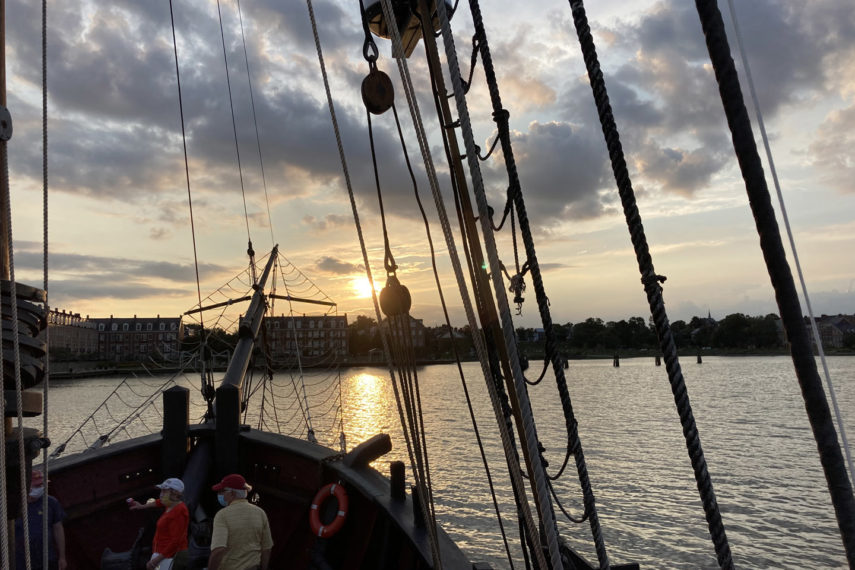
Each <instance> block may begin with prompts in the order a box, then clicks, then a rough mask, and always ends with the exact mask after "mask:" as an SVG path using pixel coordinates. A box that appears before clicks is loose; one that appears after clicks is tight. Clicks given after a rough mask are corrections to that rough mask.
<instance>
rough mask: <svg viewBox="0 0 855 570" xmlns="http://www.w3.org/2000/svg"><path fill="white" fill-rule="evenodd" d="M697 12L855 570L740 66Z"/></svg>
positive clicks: (853, 536)
mask: <svg viewBox="0 0 855 570" xmlns="http://www.w3.org/2000/svg"><path fill="white" fill-rule="evenodd" d="M695 7H696V8H697V11H698V17H699V19H700V21H701V27H702V28H703V31H704V36H705V39H706V44H707V50H708V51H709V55H710V61H711V62H712V66H713V70H714V71H715V77H716V81H717V82H718V86H719V94H720V96H721V101H722V106H723V107H724V111H725V115H726V117H727V124H728V127H729V128H730V132H731V139H732V141H733V148H734V151H735V153H736V156H737V159H738V161H739V167H740V171H741V173H742V178H743V180H744V181H745V190H746V193H747V194H748V201H749V203H750V205H751V211H752V213H753V214H754V220H755V225H756V227H757V233H758V235H759V237H760V247H761V249H762V251H763V258H764V260H765V262H766V269H767V271H768V272H769V277H770V279H771V282H772V287H773V288H774V289H775V298H776V300H777V302H778V309H779V311H780V315H781V320H782V321H783V323H784V329H785V331H786V333H787V338H788V339H789V341H790V354H791V356H792V359H793V364H794V367H795V370H796V377H797V378H798V381H799V386H800V387H801V391H802V397H803V398H804V401H805V409H806V411H807V414H808V419H809V420H810V424H811V429H812V430H813V434H814V439H816V444H817V449H818V451H819V456H820V462H821V463H822V468H823V471H824V472H825V478H826V481H827V484H828V490H829V494H830V495H831V502H832V503H833V504H834V510H835V514H836V516H837V525H838V528H839V529H840V534H841V538H842V539H843V546H844V548H845V550H846V558H847V560H848V562H849V566H850V567H852V568H855V496H853V494H852V484H851V482H850V481H849V476H848V474H847V473H846V465H845V463H844V461H843V454H842V453H841V451H840V443H839V441H838V439H837V432H836V430H835V428H834V422H833V420H832V416H831V411H830V409H829V407H828V400H827V399H826V396H825V391H824V390H823V388H822V380H820V378H819V373H818V372H817V368H816V360H815V357H814V354H813V347H812V345H811V340H810V336H809V334H808V332H807V326H806V325H805V322H804V317H803V316H802V310H801V306H800V304H799V298H798V292H797V290H796V285H795V282H794V280H793V275H792V272H791V271H790V266H789V264H788V263H787V257H786V252H785V251H784V245H783V242H782V240H781V234H780V230H779V228H778V223H777V221H776V219H775V210H774V208H773V207H772V199H771V196H770V195H769V188H768V186H767V185H766V178H765V176H764V174H763V165H762V163H761V161H760V155H759V154H758V152H757V145H756V143H755V142H754V133H753V130H752V128H751V120H750V118H749V117H748V111H747V109H746V108H745V102H744V99H743V97H742V89H741V88H740V85H739V78H738V76H737V74H736V67H735V65H734V63H733V59H732V57H731V54H730V45H729V43H728V40H727V34H726V32H725V29H724V22H723V20H722V17H721V12H719V10H718V6H717V4H716V2H714V1H710V0H695Z"/></svg>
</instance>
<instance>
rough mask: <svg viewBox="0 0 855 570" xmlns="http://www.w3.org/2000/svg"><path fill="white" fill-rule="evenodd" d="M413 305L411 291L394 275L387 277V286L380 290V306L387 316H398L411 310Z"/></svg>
mask: <svg viewBox="0 0 855 570" xmlns="http://www.w3.org/2000/svg"><path fill="white" fill-rule="evenodd" d="M412 305H413V300H412V297H410V291H409V289H407V288H406V287H404V286H403V285H401V282H400V281H398V278H397V277H395V276H394V275H390V276H389V277H388V278H387V279H386V286H385V287H383V289H381V290H380V308H381V309H383V314H385V315H386V316H387V317H396V316H398V315H405V314H407V313H409V312H410V307H411V306H412Z"/></svg>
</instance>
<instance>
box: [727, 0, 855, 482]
mask: <svg viewBox="0 0 855 570" xmlns="http://www.w3.org/2000/svg"><path fill="white" fill-rule="evenodd" d="M727 1H728V7H729V8H730V18H731V21H732V22H733V28H734V30H735V31H736V45H737V49H738V50H739V55H740V59H741V60H742V67H743V68H744V69H745V77H746V79H747V81H748V90H749V92H750V93H751V100H752V102H753V103H754V111H755V112H756V113H757V124H758V126H759V127H760V134H761V136H762V137H763V147H764V148H765V150H766V159H767V160H768V161H769V170H770V171H771V173H772V180H773V182H774V184H775V192H776V193H777V195H778V204H779V205H780V207H781V217H782V218H783V220H784V227H785V228H786V229H787V237H788V238H789V241H790V250H791V251H792V252H793V262H794V263H795V265H796V271H797V272H798V275H799V284H800V285H801V289H802V295H803V296H804V299H805V304H806V305H807V310H808V316H809V317H810V324H811V332H813V339H814V344H816V348H817V351H818V352H819V359H820V362H822V369H823V372H824V377H825V383H826V385H827V386H828V393H829V394H830V395H831V403H832V405H833V407H834V417H835V418H837V426H838V427H839V428H840V439H841V440H842V442H843V451H844V452H845V454H846V462H847V464H848V465H849V475H850V477H855V466H853V463H852V452H851V451H850V450H849V441H848V440H847V438H846V429H845V428H844V425H843V416H842V414H841V413H840V406H838V405H837V394H836V393H835V390H834V384H833V383H832V382H831V373H830V372H829V371H828V361H827V360H826V358H825V350H824V349H823V347H822V338H821V337H820V335H819V330H817V328H816V318H815V317H814V316H813V315H814V313H813V307H811V303H810V296H809V295H808V290H807V285H806V284H805V278H804V274H803V273H802V264H801V262H800V261H799V254H798V252H797V251H796V242H795V239H794V238H793V230H792V228H791V227H790V217H789V216H788V215H787V207H786V204H785V203H784V194H783V193H782V192H781V184H780V182H779V181H778V170H777V169H776V168H775V161H774V160H773V159H772V149H771V147H770V145H769V137H768V135H767V134H766V123H765V122H764V121H763V113H762V112H761V110H760V101H759V99H758V98H757V90H756V89H755V88H754V78H753V77H752V76H751V67H750V66H749V65H748V56H747V55H746V53H745V48H744V47H743V42H742V32H741V31H740V29H739V22H738V21H737V18H736V9H735V7H734V6H733V0H727Z"/></svg>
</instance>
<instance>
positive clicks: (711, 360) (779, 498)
mask: <svg viewBox="0 0 855 570" xmlns="http://www.w3.org/2000/svg"><path fill="white" fill-rule="evenodd" d="M829 365H830V369H831V374H832V380H833V381H834V383H835V388H836V391H837V397H838V403H839V405H840V408H841V411H842V413H843V416H844V421H847V422H848V423H847V427H848V428H849V430H850V432H852V435H853V436H855V357H851V356H842V357H831V358H830V359H829ZM537 366H539V365H538V364H533V366H532V368H535V367H537ZM683 367H684V368H683V372H684V375H685V377H686V383H687V385H688V389H689V395H690V398H691V401H692V406H693V410H694V415H695V419H696V422H697V425H698V429H699V432H700V435H701V441H702V443H703V447H704V452H705V455H706V460H707V464H708V466H709V471H710V474H711V476H712V478H713V484H714V486H715V492H716V495H717V499H718V502H719V505H720V508H721V511H722V517H723V520H724V524H725V528H726V531H727V536H728V539H729V542H730V546H731V550H732V552H733V557H734V562H735V563H736V565H737V567H741V568H845V567H846V560H845V555H844V552H843V546H842V543H841V540H840V535H839V532H838V530H837V523H836V520H835V518H834V514H833V509H832V506H831V501H830V498H829V495H828V492H827V489H826V484H825V478H824V475H823V473H822V470H821V466H820V464H819V459H818V455H817V451H816V444H815V443H814V440H813V437H812V434H811V431H810V428H809V424H808V420H807V417H806V414H805V410H804V404H803V401H802V399H801V394H800V391H799V387H798V384H797V382H796V379H795V374H794V372H793V370H792V361H791V360H789V359H788V358H786V357H739V358H727V357H707V358H705V359H704V363H703V364H702V365H697V364H695V362H694V359H691V360H690V361H686V362H683ZM464 370H465V372H466V374H467V380H468V387H469V391H470V394H471V396H472V400H473V406H474V408H475V415H476V419H477V421H478V426H479V429H480V430H481V434H482V437H483V439H484V445H485V450H486V453H487V456H488V459H489V462H490V467H491V469H492V472H493V479H494V484H495V485H496V488H497V492H498V494H499V504H500V507H501V511H502V514H503V521H504V525H505V528H506V530H507V532H508V535H509V542H510V543H511V545H512V557H513V561H514V565H515V567H516V568H523V567H524V565H523V563H522V555H521V553H520V551H519V549H518V548H516V547H514V546H513V545H514V544H515V543H517V542H518V535H517V532H516V528H517V525H516V522H515V521H514V520H513V518H512V513H513V509H512V502H511V501H512V499H511V497H510V485H509V483H508V477H507V475H506V470H505V469H503V465H504V459H503V455H502V452H501V447H500V443H499V439H498V435H497V433H496V430H495V428H494V427H493V426H494V425H495V420H494V415H493V412H492V408H491V407H490V403H489V397H488V396H487V393H486V389H485V388H484V381H483V378H479V374H480V367H479V365H478V364H475V363H470V364H465V365H464ZM539 372H540V371H539V370H531V371H530V374H531V375H532V376H536V375H537V373H539ZM566 372H567V377H568V383H569V388H570V393H571V396H572V398H573V408H574V411H575V414H576V417H577V419H578V421H579V433H580V436H581V438H582V445H583V449H584V451H585V458H586V461H587V467H588V472H589V475H590V479H591V482H592V484H593V488H594V493H595V496H596V499H597V509H598V514H599V519H600V523H601V526H602V528H603V533H604V537H605V542H606V547H607V549H608V552H609V556H610V559H611V561H612V563H617V562H639V563H640V564H641V565H642V567H643V568H685V569H690V568H691V569H694V568H716V567H717V565H716V560H715V553H714V550H713V546H712V543H711V541H710V539H709V535H708V531H707V526H706V521H705V519H704V513H703V510H702V507H701V503H700V499H699V497H698V493H697V490H696V487H695V482H694V477H693V474H692V470H691V465H690V462H689V459H688V455H687V453H686V449H685V443H684V439H683V435H682V431H681V427H680V424H679V419H678V417H677V413H676V408H675V406H674V402H673V397H672V395H671V391H670V386H669V384H668V381H667V375H666V372H665V367H664V366H660V367H656V366H654V363H653V358H652V357H651V358H639V359H624V360H622V361H621V366H620V368H614V367H612V363H611V360H596V361H573V362H571V366H570V369H569V370H567V371H566ZM418 374H419V379H420V385H421V390H422V402H423V405H424V414H425V425H426V431H427V434H428V436H427V439H428V450H429V453H430V464H431V470H432V480H433V484H434V492H435V500H436V507H437V511H438V514H439V518H440V521H441V524H442V526H443V528H445V530H446V531H447V532H448V533H449V534H450V535H451V536H452V538H454V539H455V540H456V541H457V542H458V544H459V545H460V546H461V547H462V548H463V550H464V551H466V552H467V553H468V554H469V556H470V557H471V558H472V559H473V560H474V561H484V562H489V563H491V564H493V566H494V567H495V568H509V567H510V564H509V562H508V560H507V557H506V555H505V553H504V549H503V546H502V540H501V537H500V535H499V533H498V530H497V529H498V524H497V522H496V517H495V513H494V510H493V507H492V502H491V499H490V495H489V490H488V487H487V484H486V482H485V477H484V471H483V465H482V463H481V460H480V454H479V451H478V446H477V443H476V441H475V438H474V436H473V429H472V425H471V422H470V420H469V419H468V411H467V406H466V403H465V400H464V397H463V391H462V388H461V383H460V378H459V375H458V373H457V369H456V367H455V366H445V365H435V366H429V367H424V368H420V369H419V372H418ZM342 377H343V386H342V393H343V400H344V402H345V410H344V418H345V420H344V421H345V431H346V433H347V436H348V444H349V446H353V445H355V444H356V443H358V442H359V441H362V440H364V439H366V438H368V437H370V436H372V435H374V434H376V433H378V432H381V431H383V432H387V433H390V435H392V437H393V446H394V449H393V451H392V452H391V453H390V455H389V456H387V457H385V458H384V461H383V462H381V463H379V464H378V465H377V468H378V469H380V470H381V471H383V470H385V465H386V464H387V463H386V461H388V460H392V459H400V460H404V461H405V462H406V463H407V465H409V462H408V460H407V453H406V447H405V444H404V441H403V437H402V435H401V431H400V428H399V427H398V425H399V422H398V413H397V408H396V406H395V400H394V393H393V391H392V388H391V386H390V383H389V381H388V378H387V375H386V373H385V372H384V371H383V370H382V369H375V368H364V369H351V370H345V371H343V375H342ZM161 380H162V379H146V380H133V381H132V382H131V384H132V385H133V386H136V387H137V388H138V391H139V392H140V393H142V392H143V391H144V389H153V388H154V387H157V385H158V384H159V383H160V381H161ZM314 380H315V382H314V383H313V377H312V375H307V382H308V383H309V384H310V385H314V386H316V387H317V386H321V387H322V386H323V385H326V384H328V383H330V380H329V379H328V378H324V377H320V376H319V377H318V378H314ZM548 380H549V378H548V377H547V380H545V381H544V382H543V383H542V384H541V385H539V386H536V387H533V388H531V389H530V393H531V398H532V401H533V405H534V408H535V410H536V420H537V426H538V432H539V435H540V438H541V441H542V442H543V444H544V446H545V447H546V449H547V452H546V455H547V459H548V460H549V463H550V467H549V472H550V473H554V472H555V470H556V469H557V468H558V467H559V466H560V465H561V463H562V461H563V458H564V453H563V451H564V441H565V439H566V436H565V433H564V421H563V416H562V413H561V405H560V401H559V399H558V396H557V391H556V389H555V384H554V381H551V382H549V383H547V381H548ZM186 382H189V383H191V384H192V382H193V380H190V379H188V380H186ZM116 383H117V379H115V378H96V379H87V380H78V381H65V382H54V384H53V388H52V390H51V395H50V405H51V407H50V410H51V412H50V435H51V438H52V439H53V440H54V441H55V442H61V441H63V440H64V439H65V437H67V434H69V433H70V432H71V430H72V429H73V428H74V427H76V426H77V425H78V424H79V423H80V421H81V420H82V419H83V418H85V417H86V416H88V415H89V414H90V413H91V412H92V410H93V409H94V407H95V406H96V405H97V404H98V403H100V402H101V400H102V399H103V398H104V397H105V396H106V395H107V394H108V393H109V392H110V391H111V390H113V388H114V387H115V385H116ZM317 392H318V393H321V392H322V390H321V389H320V388H318V389H317ZM113 413H114V414H117V412H116V411H113ZM199 413H201V408H194V412H193V413H191V416H193V415H194V414H199ZM280 417H282V416H281V415H280ZM144 419H145V418H144ZM100 421H101V422H102V423H103V420H100ZM317 421H318V422H319V423H323V418H317ZM146 423H147V424H148V427H149V428H150V429H157V428H158V427H159V426H158V423H157V420H156V417H154V418H152V417H149V418H147V419H146ZM99 429H103V426H99ZM131 431H132V430H131ZM322 431H323V430H322V429H319V433H322ZM92 438H93V436H92V435H89V439H90V441H91V439H92ZM333 440H334V435H333V436H330V435H329V434H327V435H326V442H327V443H332V441H333ZM408 471H409V467H408ZM556 486H557V489H558V493H559V497H560V499H561V502H562V504H563V505H564V506H565V508H567V509H568V510H570V511H571V512H572V513H573V514H575V515H577V516H578V515H579V514H580V513H581V511H582V505H581V492H580V488H579V484H578V479H577V475H576V470H575V466H574V463H573V461H572V459H571V462H570V465H569V466H568V468H567V470H566V472H565V474H564V475H563V477H562V479H560V480H559V481H558V482H557V485H556ZM559 528H560V530H561V533H562V535H563V536H564V537H565V538H567V539H568V541H569V542H570V543H571V545H573V546H574V547H575V548H576V549H577V550H578V551H580V552H581V553H582V554H583V555H584V556H586V557H587V558H588V559H589V560H591V561H595V560H596V555H595V553H594V549H593V543H592V539H591V533H590V527H589V525H588V524H587V523H585V524H583V525H574V524H572V523H569V522H567V521H566V520H565V519H563V518H562V517H561V515H560V513H559Z"/></svg>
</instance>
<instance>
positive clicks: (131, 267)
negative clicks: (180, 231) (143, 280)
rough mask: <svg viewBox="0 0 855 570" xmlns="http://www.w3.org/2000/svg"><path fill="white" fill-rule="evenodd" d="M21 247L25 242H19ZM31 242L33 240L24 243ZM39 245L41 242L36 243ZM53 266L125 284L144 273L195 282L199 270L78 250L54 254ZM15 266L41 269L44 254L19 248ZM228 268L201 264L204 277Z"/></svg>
mask: <svg viewBox="0 0 855 570" xmlns="http://www.w3.org/2000/svg"><path fill="white" fill-rule="evenodd" d="M17 245H18V246H19V247H20V246H21V244H17ZM24 245H25V246H29V245H31V242H28V243H27V244H24ZM32 245H37V244H32ZM49 264H50V268H51V270H52V271H54V272H60V273H63V272H73V273H75V274H76V275H87V276H88V277H89V278H90V279H92V280H97V281H102V282H104V283H110V282H111V281H112V282H114V283H121V282H125V281H128V280H130V279H132V278H130V277H128V276H130V275H141V276H145V277H147V278H157V279H166V280H168V281H173V282H176V283H194V282H195V280H196V277H195V269H194V266H193V264H192V263H183V264H182V263H173V262H166V261H152V260H144V259H128V258H116V257H100V256H96V255H81V254H76V253H56V252H53V253H51V254H50V258H49ZM15 265H16V267H20V268H21V269H24V270H26V269H30V270H32V269H41V267H42V254H41V253H40V252H38V251H35V248H33V250H32V251H30V250H21V251H16V253H15ZM227 272H228V270H227V269H226V268H224V267H222V266H220V265H216V264H211V263H203V264H200V265H199V277H200V279H203V280H204V279H207V278H210V277H217V276H220V275H223V274H225V273H227Z"/></svg>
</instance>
